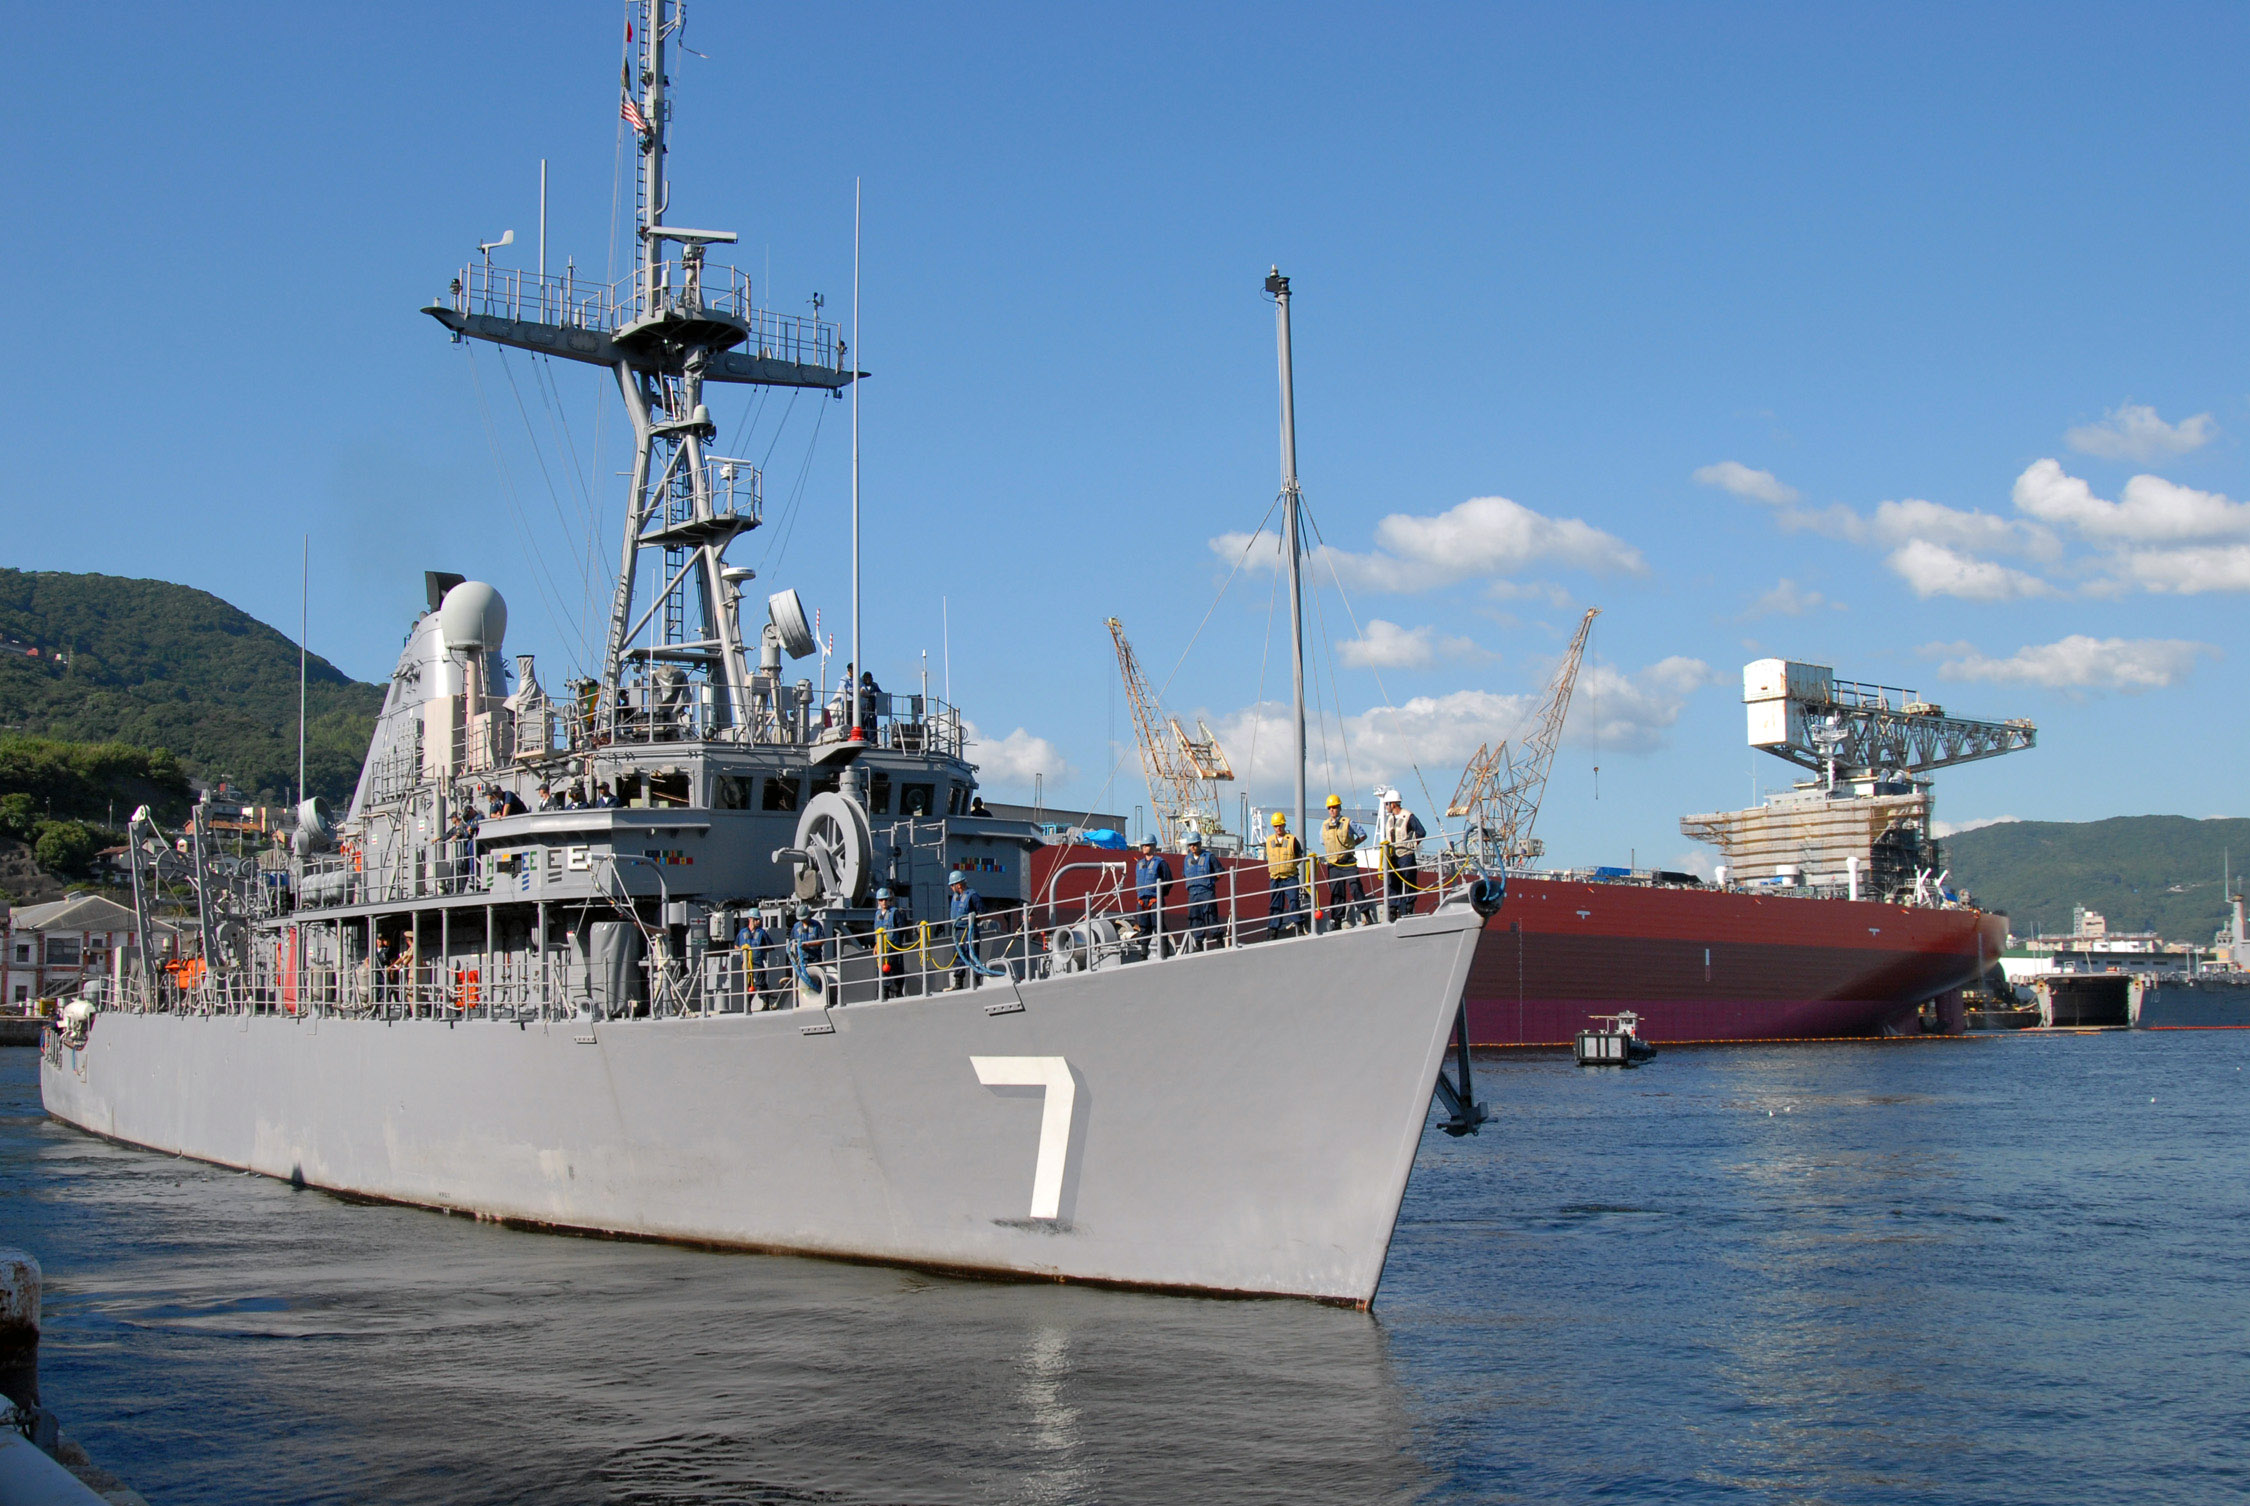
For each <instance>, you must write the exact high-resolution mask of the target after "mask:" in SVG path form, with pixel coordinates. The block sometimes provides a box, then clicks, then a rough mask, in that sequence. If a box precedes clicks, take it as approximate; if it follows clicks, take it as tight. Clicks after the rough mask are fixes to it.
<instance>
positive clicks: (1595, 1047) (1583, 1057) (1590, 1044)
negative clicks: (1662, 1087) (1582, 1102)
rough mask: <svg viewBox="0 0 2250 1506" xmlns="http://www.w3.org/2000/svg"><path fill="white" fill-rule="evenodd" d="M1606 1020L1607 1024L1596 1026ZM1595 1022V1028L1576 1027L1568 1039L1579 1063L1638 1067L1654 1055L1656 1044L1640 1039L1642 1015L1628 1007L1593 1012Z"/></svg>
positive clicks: (1652, 1058)
mask: <svg viewBox="0 0 2250 1506" xmlns="http://www.w3.org/2000/svg"><path fill="white" fill-rule="evenodd" d="M1605 1021H1606V1022H1607V1023H1608V1026H1609V1028H1608V1029H1606V1030H1603V1029H1600V1028H1598V1027H1599V1026H1600V1025H1601V1024H1602V1023H1603V1022H1605ZM1594 1022H1595V1025H1596V1027H1597V1028H1595V1029H1592V1030H1581V1031H1579V1032H1578V1035H1577V1037H1576V1038H1575V1039H1574V1040H1573V1041H1572V1042H1571V1048H1570V1049H1571V1055H1573V1056H1574V1057H1576V1058H1577V1059H1578V1065H1580V1066H1581V1067H1637V1066H1639V1065H1640V1064H1641V1063H1642V1062H1645V1061H1651V1060H1654V1059H1655V1056H1656V1048H1655V1047H1654V1046H1651V1045H1650V1044H1649V1043H1648V1042H1647V1041H1644V1040H1642V1039H1641V1017H1640V1016H1639V1015H1637V1014H1635V1013H1633V1011H1631V1010H1630V1009H1628V1010H1625V1011H1623V1012H1622V1013H1619V1014H1598V1015H1595V1016H1594Z"/></svg>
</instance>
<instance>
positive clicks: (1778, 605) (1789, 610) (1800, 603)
mask: <svg viewBox="0 0 2250 1506" xmlns="http://www.w3.org/2000/svg"><path fill="white" fill-rule="evenodd" d="M1826 605H1828V598H1827V597H1825V596H1823V595H1821V594H1820V593H1819V592H1818V591H1807V590H1804V589H1802V588H1800V587H1799V586H1798V584H1797V583H1796V582H1795V581H1793V580H1791V579H1790V578H1789V577H1788V576H1786V575H1784V576H1783V577H1782V578H1781V579H1780V580H1778V581H1776V582H1774V587H1773V589H1772V590H1770V591H1767V592H1764V593H1762V594H1761V595H1760V596H1759V597H1758V599H1757V600H1756V601H1753V602H1751V603H1750V610H1749V611H1747V612H1744V613H1743V614H1742V618H1741V620H1742V621H1745V622H1747V621H1748V620H1749V619H1751V618H1753V617H1802V616H1804V615H1805V614H1806V613H1807V612H1810V611H1812V610H1813V609H1815V608H1816V607H1823V606H1826Z"/></svg>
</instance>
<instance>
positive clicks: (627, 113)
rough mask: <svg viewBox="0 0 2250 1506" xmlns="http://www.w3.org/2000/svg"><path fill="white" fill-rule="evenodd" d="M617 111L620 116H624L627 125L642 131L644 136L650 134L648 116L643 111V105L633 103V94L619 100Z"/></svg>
mask: <svg viewBox="0 0 2250 1506" xmlns="http://www.w3.org/2000/svg"><path fill="white" fill-rule="evenodd" d="M617 113H618V114H619V115H620V116H622V117H624V120H625V123H626V124H627V125H629V126H631V127H632V128H633V129H634V130H636V131H638V132H640V133H641V134H642V135H643V136H646V135H648V134H649V129H648V117H647V116H646V115H643V114H642V113H641V107H640V106H639V105H637V104H634V103H633V96H632V95H630V94H628V95H626V96H625V97H624V98H623V99H621V100H619V101H618V102H617Z"/></svg>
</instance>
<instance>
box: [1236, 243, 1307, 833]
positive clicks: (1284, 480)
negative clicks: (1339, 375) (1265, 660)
mask: <svg viewBox="0 0 2250 1506" xmlns="http://www.w3.org/2000/svg"><path fill="white" fill-rule="evenodd" d="M1266 291H1267V292H1268V293H1270V294H1272V295H1273V318H1274V340H1275V343H1276V346H1277V347H1278V351H1277V354H1278V359H1279V360H1280V363H1281V507H1282V515H1281V541H1282V542H1281V548H1282V552H1283V553H1284V554H1286V555H1287V556H1288V557H1289V669H1290V682H1291V691H1292V706H1293V710H1294V715H1295V718H1296V731H1297V765H1296V768H1297V825H1296V828H1295V829H1296V832H1297V840H1298V841H1300V842H1303V841H1305V840H1306V837H1305V831H1306V826H1305V594H1304V582H1303V579H1302V572H1301V571H1300V569H1299V565H1300V563H1301V561H1302V558H1303V555H1304V543H1303V541H1302V539H1300V537H1299V536H1298V532H1297V527H1298V521H1297V520H1298V514H1299V513H1300V512H1302V511H1303V509H1304V502H1305V498H1304V493H1303V492H1301V491H1300V490H1298V487H1297V397H1296V378H1295V374H1294V368H1293V365H1292V362H1291V360H1290V356H1289V279H1288V278H1286V277H1284V276H1282V275H1281V268H1279V267H1275V268H1273V269H1272V270H1271V271H1269V272H1268V273H1267V274H1266ZM1245 840H1247V834H1246V835H1245Z"/></svg>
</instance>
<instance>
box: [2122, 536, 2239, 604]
mask: <svg viewBox="0 0 2250 1506" xmlns="http://www.w3.org/2000/svg"><path fill="white" fill-rule="evenodd" d="M2110 568H2112V569H2114V570H2116V571H2117V572H2118V573H2119V574H2120V575H2122V576H2124V577H2125V578H2127V579H2129V580H2131V581H2133V582H2134V583H2136V584H2138V585H2139V586H2141V587H2142V588H2143V589H2145V590H2150V591H2169V592H2173V593H2176V594H2178V595H2181V596H2194V595H2197V594H2199V593H2201V592H2204V591H2250V544H2213V545H2205V546H2203V547H2201V548H2195V549H2135V550H2130V551H2128V552H2126V553H2124V554H2121V555H2119V556H2117V557H2116V558H2115V559H2114V560H2112V561H2111V562H2110Z"/></svg>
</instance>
